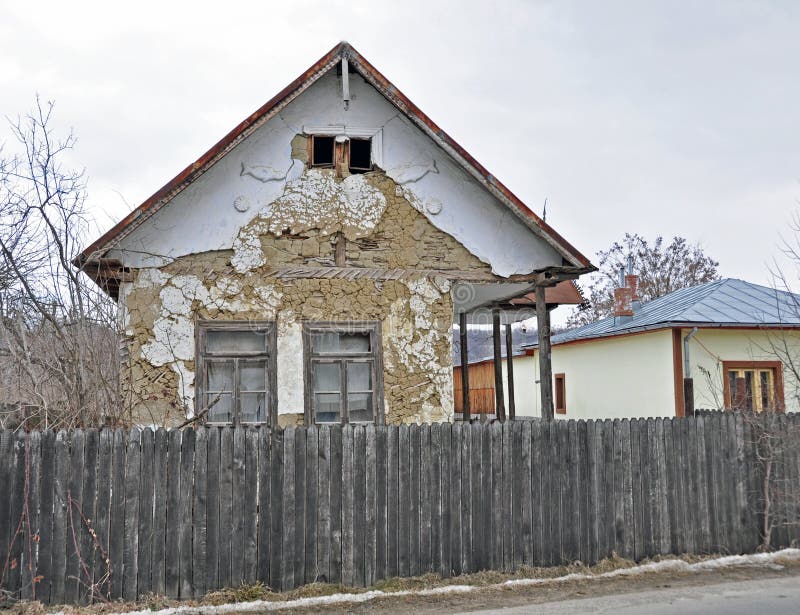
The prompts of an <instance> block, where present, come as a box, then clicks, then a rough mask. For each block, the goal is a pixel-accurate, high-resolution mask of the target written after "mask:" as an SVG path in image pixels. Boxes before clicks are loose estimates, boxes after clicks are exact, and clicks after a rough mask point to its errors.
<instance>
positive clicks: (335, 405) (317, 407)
mask: <svg viewBox="0 0 800 615" xmlns="http://www.w3.org/2000/svg"><path fill="white" fill-rule="evenodd" d="M314 415H315V419H316V422H317V423H338V422H339V421H340V420H341V416H342V414H341V395H339V393H316V394H315V395H314Z"/></svg>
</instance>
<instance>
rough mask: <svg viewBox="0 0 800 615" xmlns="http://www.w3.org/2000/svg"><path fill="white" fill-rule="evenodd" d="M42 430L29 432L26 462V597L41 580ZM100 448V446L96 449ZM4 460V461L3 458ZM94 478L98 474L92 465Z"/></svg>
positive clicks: (23, 574) (22, 563) (31, 595)
mask: <svg viewBox="0 0 800 615" xmlns="http://www.w3.org/2000/svg"><path fill="white" fill-rule="evenodd" d="M41 439H42V434H41V432H38V431H34V432H31V433H28V434H26V436H25V448H26V450H25V463H26V464H27V468H28V469H27V479H26V482H27V486H26V488H25V494H24V495H23V498H24V500H23V501H25V507H26V510H27V514H26V516H25V521H24V524H23V531H24V534H23V535H24V538H25V541H24V543H23V545H22V551H21V553H20V562H19V566H20V595H21V597H22V599H23V600H33V598H34V595H35V594H36V590H37V587H36V585H37V584H38V579H37V571H36V567H37V558H38V553H39V549H38V547H39V543H38V542H37V540H38V537H39V503H40V501H41V497H40V495H39V473H40V471H41V464H42V457H41ZM95 450H96V449H95ZM0 463H1V462H0ZM92 474H93V478H94V476H96V474H95V468H94V467H92ZM89 566H90V570H91V569H92V568H93V567H94V558H91V561H90V562H89Z"/></svg>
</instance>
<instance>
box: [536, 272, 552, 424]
mask: <svg viewBox="0 0 800 615" xmlns="http://www.w3.org/2000/svg"><path fill="white" fill-rule="evenodd" d="M544 288H545V287H544V286H537V287H536V326H537V329H538V333H539V390H540V391H541V398H542V418H543V419H545V420H547V421H552V420H553V366H552V364H551V362H550V312H549V311H548V309H547V301H546V299H545V296H544Z"/></svg>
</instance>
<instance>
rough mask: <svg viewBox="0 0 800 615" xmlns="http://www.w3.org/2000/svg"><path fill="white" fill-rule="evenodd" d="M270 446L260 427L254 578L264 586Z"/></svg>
mask: <svg viewBox="0 0 800 615" xmlns="http://www.w3.org/2000/svg"><path fill="white" fill-rule="evenodd" d="M270 444H271V442H270V429H269V428H268V427H266V426H262V427H260V428H259V430H258V570H257V573H256V578H257V580H259V581H261V582H262V583H263V584H264V585H269V552H270V547H271V542H270V540H271V536H270V515H271V512H270V511H271V502H272V480H271V477H270V474H271V472H272V449H271V446H270ZM323 505H324V504H323ZM325 509H327V507H325ZM326 572H327V570H326Z"/></svg>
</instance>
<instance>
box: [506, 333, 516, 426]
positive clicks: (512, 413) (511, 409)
mask: <svg viewBox="0 0 800 615" xmlns="http://www.w3.org/2000/svg"><path fill="white" fill-rule="evenodd" d="M513 355H514V336H513V333H512V332H511V325H506V371H507V372H508V377H507V378H506V380H508V418H509V420H511V421H513V420H514V419H515V418H516V416H517V409H516V405H515V403H514V356H513Z"/></svg>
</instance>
